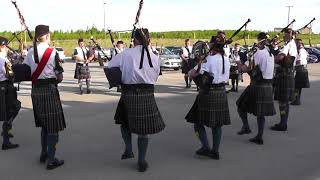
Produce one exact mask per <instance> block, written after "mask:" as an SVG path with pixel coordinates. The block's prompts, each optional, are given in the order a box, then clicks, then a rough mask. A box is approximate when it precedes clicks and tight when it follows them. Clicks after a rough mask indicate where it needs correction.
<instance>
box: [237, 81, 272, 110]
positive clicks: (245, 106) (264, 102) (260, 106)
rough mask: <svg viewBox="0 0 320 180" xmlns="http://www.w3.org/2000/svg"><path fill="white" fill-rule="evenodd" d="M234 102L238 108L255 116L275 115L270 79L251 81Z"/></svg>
mask: <svg viewBox="0 0 320 180" xmlns="http://www.w3.org/2000/svg"><path fill="white" fill-rule="evenodd" d="M236 104H237V107H238V109H239V110H241V111H243V112H248V113H250V114H253V115H255V116H273V115H275V114H276V110H275V108H274V103H273V87H272V80H263V81H262V82H258V83H256V82H253V83H252V84H251V85H249V86H247V88H246V89H245V90H244V91H243V93H242V94H241V95H240V97H239V98H238V100H237V101H236Z"/></svg>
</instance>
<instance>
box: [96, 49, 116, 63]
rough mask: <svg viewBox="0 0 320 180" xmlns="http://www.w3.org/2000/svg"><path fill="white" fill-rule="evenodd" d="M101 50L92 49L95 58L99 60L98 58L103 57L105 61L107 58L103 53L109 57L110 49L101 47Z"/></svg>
mask: <svg viewBox="0 0 320 180" xmlns="http://www.w3.org/2000/svg"><path fill="white" fill-rule="evenodd" d="M101 50H102V51H99V50H98V49H95V51H94V56H95V58H96V59H97V60H98V61H99V60H100V59H103V60H104V61H107V59H106V58H105V55H106V56H107V57H108V58H111V53H112V52H111V51H112V50H111V49H109V48H102V49H101Z"/></svg>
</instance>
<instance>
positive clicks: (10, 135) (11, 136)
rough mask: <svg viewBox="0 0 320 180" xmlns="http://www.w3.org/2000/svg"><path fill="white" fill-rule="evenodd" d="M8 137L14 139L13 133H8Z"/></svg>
mask: <svg viewBox="0 0 320 180" xmlns="http://www.w3.org/2000/svg"><path fill="white" fill-rule="evenodd" d="M1 136H3V132H1ZM8 136H9V138H13V137H14V136H13V134H12V133H11V132H8Z"/></svg>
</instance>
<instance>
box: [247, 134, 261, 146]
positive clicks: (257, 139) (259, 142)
mask: <svg viewBox="0 0 320 180" xmlns="http://www.w3.org/2000/svg"><path fill="white" fill-rule="evenodd" d="M249 141H250V142H253V143H256V144H258V145H263V139H262V138H259V137H257V136H256V137H254V138H251V139H249Z"/></svg>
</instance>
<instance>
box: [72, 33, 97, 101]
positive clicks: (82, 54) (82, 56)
mask: <svg viewBox="0 0 320 180" xmlns="http://www.w3.org/2000/svg"><path fill="white" fill-rule="evenodd" d="M78 45H79V46H78V47H76V48H75V49H74V52H73V59H74V60H75V61H76V69H75V71H74V79H78V84H79V88H80V94H81V95H82V94H83V87H82V81H83V80H85V81H86V85H87V94H90V93H91V90H90V79H91V75H90V69H89V63H90V62H91V61H92V60H93V58H94V53H92V54H91V53H90V51H89V49H88V48H87V47H86V46H85V42H84V40H83V39H82V38H81V39H79V40H78Z"/></svg>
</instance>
